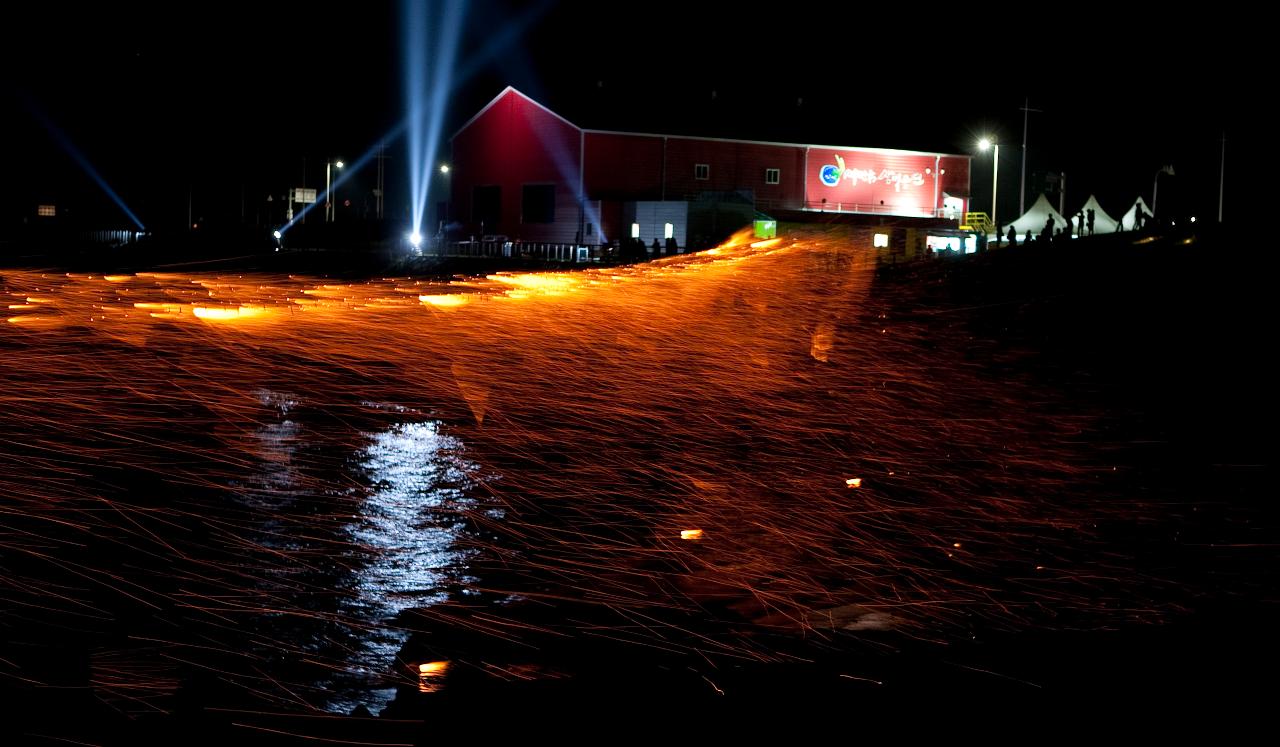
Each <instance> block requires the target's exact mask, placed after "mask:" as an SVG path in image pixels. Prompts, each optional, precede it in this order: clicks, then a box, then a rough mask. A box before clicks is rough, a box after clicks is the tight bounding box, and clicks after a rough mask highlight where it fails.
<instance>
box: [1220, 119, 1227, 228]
mask: <svg viewBox="0 0 1280 747" xmlns="http://www.w3.org/2000/svg"><path fill="white" fill-rule="evenodd" d="M1226 176H1227V133H1226V132H1225V131H1224V132H1223V133H1222V159H1221V160H1220V161H1219V162H1218V222H1219V223H1221V222H1222V188H1223V184H1224V183H1225V181H1226Z"/></svg>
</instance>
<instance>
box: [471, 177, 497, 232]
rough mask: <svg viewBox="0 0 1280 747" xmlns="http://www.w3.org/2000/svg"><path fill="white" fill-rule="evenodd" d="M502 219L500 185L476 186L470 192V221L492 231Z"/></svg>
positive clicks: (487, 230)
mask: <svg viewBox="0 0 1280 747" xmlns="http://www.w3.org/2000/svg"><path fill="white" fill-rule="evenodd" d="M501 220H502V187H499V186H496V185H495V186H491V187H476V188H475V189H474V190H473V191H472V193H471V222H473V223H482V224H484V230H485V231H486V232H488V233H492V232H493V231H494V229H496V228H497V226H498V223H499V222H501Z"/></svg>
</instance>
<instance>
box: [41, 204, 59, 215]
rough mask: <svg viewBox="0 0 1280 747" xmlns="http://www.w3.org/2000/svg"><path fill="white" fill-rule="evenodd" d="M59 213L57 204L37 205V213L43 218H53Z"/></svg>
mask: <svg viewBox="0 0 1280 747" xmlns="http://www.w3.org/2000/svg"><path fill="white" fill-rule="evenodd" d="M57 214H58V208H57V206H55V205H37V206H36V215H38V216H40V217H41V218H52V217H54V216H56V215H57Z"/></svg>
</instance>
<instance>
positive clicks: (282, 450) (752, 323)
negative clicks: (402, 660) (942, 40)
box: [0, 237, 1180, 710]
mask: <svg viewBox="0 0 1280 747" xmlns="http://www.w3.org/2000/svg"><path fill="white" fill-rule="evenodd" d="M870 257H871V255H870V254H869V253H866V252H862V251H859V250H856V249H852V248H850V247H849V246H848V245H847V244H846V243H844V242H841V241H838V240H835V239H827V238H824V237H816V238H804V239H800V240H791V241H784V242H768V243H765V242H750V241H747V240H745V239H743V238H741V237H740V238H738V239H736V240H735V241H733V242H730V243H729V244H727V245H726V246H724V247H721V248H719V249H718V250H716V251H714V252H703V253H699V254H693V255H680V256H678V257H674V258H667V259H664V260H661V261H657V262H653V263H649V264H646V265H640V266H634V267H620V268H601V269H593V270H586V271H582V272H578V273H553V274H547V275H536V274H535V275H527V276H526V275H521V274H509V275H495V276H493V277H490V278H475V279H471V280H468V281H466V282H461V283H444V282H429V281H421V280H412V279H406V278H390V279H381V280H371V281H367V282H351V283H336V282H332V281H321V280H315V279H309V278H305V277H284V276H266V275H243V276H240V275H216V274H182V273H140V274H139V275H137V276H136V277H135V278H132V279H127V280H120V281H116V280H110V279H107V278H103V277H100V276H98V277H94V276H88V275H79V274H76V275H51V274H42V273H39V272H30V271H5V272H4V273H3V275H2V280H0V292H3V294H4V295H3V298H4V299H5V301H6V302H8V303H10V304H14V305H23V304H26V303H27V300H28V299H39V300H40V303H39V304H38V305H37V304H34V303H32V304H29V305H32V306H33V307H34V308H31V309H19V310H16V311H21V312H22V313H21V314H18V315H16V316H13V317H12V318H11V321H14V323H13V324H12V325H10V326H9V327H7V328H6V334H7V336H8V337H7V340H6V341H4V343H3V344H5V345H6V346H7V347H6V351H5V352H6V365H5V366H3V367H0V437H2V438H4V439H5V442H6V444H7V445H6V448H5V449H3V450H0V496H3V500H2V501H0V561H3V563H4V565H5V567H6V568H10V567H21V568H23V569H24V570H23V571H22V572H19V573H6V574H0V600H3V604H0V623H3V624H5V625H7V626H8V627H7V628H6V630H8V631H15V632H13V633H8V635H10V639H11V640H17V641H19V642H20V641H21V636H23V635H26V636H35V635H37V634H38V633H40V631H41V630H43V629H44V628H45V627H50V628H57V627H58V626H67V627H71V626H76V627H77V629H88V630H91V631H95V630H96V631H107V630H111V625H112V624H113V623H111V622H110V621H111V620H119V619H129V618H130V617H133V616H137V615H138V614H143V615H145V616H147V617H148V618H149V619H150V618H154V619H156V620H157V622H158V623H160V624H161V625H162V626H163V627H164V628H165V629H167V630H174V631H180V633H175V634H174V638H175V640H174V641H171V642H167V643H147V646H148V649H147V650H146V651H143V650H141V649H139V650H133V649H127V648H122V649H121V650H119V651H118V652H115V653H113V654H112V655H110V656H103V657H100V659H99V660H98V662H97V667H98V669H97V670H96V673H95V675H94V680H93V681H94V682H95V683H97V685H96V686H98V687H101V688H102V689H103V690H104V691H110V692H111V693H116V694H118V693H123V692H126V691H125V690H123V689H122V688H121V686H120V683H121V681H122V680H123V679H127V673H129V672H133V673H137V675H138V680H137V684H138V688H137V690H136V691H135V690H132V689H131V690H129V691H127V692H128V693H129V694H130V695H131V696H132V697H136V698H138V699H139V701H138V702H139V707H142V708H148V709H149V708H152V707H156V706H159V707H162V708H163V707H166V706H165V698H167V697H169V696H168V695H167V693H171V692H172V684H171V679H172V676H171V673H170V672H169V670H167V669H165V668H164V667H161V666H159V665H158V664H157V666H156V667H155V668H152V667H151V663H154V662H164V663H166V666H167V665H168V664H171V663H172V662H175V661H181V662H190V664H189V666H192V667H196V668H207V669H216V670H217V671H218V672H219V674H218V676H219V677H221V678H224V679H225V681H226V682H228V683H231V684H234V685H236V686H239V687H241V688H243V689H244V692H245V694H246V696H247V697H253V698H256V699H260V700H262V701H264V702H266V703H269V704H272V705H275V706H278V707H281V708H288V709H299V708H303V707H333V708H334V709H335V710H342V709H341V708H338V707H337V706H336V705H331V704H332V703H333V702H334V701H333V700H332V698H333V697H334V696H332V695H329V694H327V692H326V690H327V689H333V688H325V687H321V686H319V685H317V684H316V683H317V682H318V681H320V679H321V676H320V675H315V674H314V673H315V672H316V671H320V672H322V673H323V675H322V676H323V677H330V678H335V679H337V680H340V681H341V678H343V677H346V678H348V679H347V680H345V681H352V680H355V681H360V682H365V681H366V680H367V679H370V678H375V677H376V676H377V675H380V674H382V673H383V672H382V671H381V670H379V669H378V668H377V666H376V665H375V662H376V661H378V660H379V659H378V657H377V656H374V655H373V654H372V653H370V652H369V651H366V650H365V649H366V648H368V647H369V646H374V645H375V644H376V647H377V651H378V652H380V653H379V655H380V656H382V657H383V659H382V660H384V661H389V660H390V659H392V658H393V657H394V655H395V653H396V650H395V649H396V647H397V645H398V644H397V641H398V639H397V637H396V636H394V635H388V634H386V633H385V631H386V629H387V628H388V627H389V626H393V625H394V624H395V623H394V622H390V621H389V620H388V614H387V613H388V610H387V609H386V608H385V607H383V606H380V605H376V604H372V603H371V602H370V601H369V600H370V599H371V598H373V597H377V596H378V595H379V592H380V591H385V592H386V593H385V594H382V596H401V595H403V596H404V597H405V598H408V599H412V600H416V601H414V602H413V604H415V605H417V604H422V605H427V606H424V607H422V608H421V609H419V610H418V611H417V612H416V613H415V623H414V625H415V626H423V627H426V628H431V627H432V626H440V627H441V629H447V630H452V631H465V632H467V633H474V634H476V635H480V636H490V637H493V639H495V640H505V641H517V642H522V643H523V642H525V641H526V640H530V641H532V640H536V639H537V638H538V637H539V636H557V637H564V638H572V637H574V636H576V635H578V634H581V633H583V632H584V631H585V632H589V633H590V634H591V635H600V636H608V637H609V638H610V639H612V640H616V641H624V642H626V643H628V644H634V645H637V646H644V647H647V648H649V649H651V650H655V651H662V652H665V653H663V655H671V656H686V655H688V656H691V657H693V658H694V659H695V660H699V661H703V660H705V659H708V658H710V659H713V660H715V659H734V660H741V661H757V662H774V661H787V660H794V659H795V658H796V657H803V656H807V655H810V654H812V651H811V650H810V649H807V648H805V645H807V644H805V643H804V641H806V640H809V638H806V637H805V636H803V635H796V636H795V641H794V642H793V643H782V642H780V638H779V637H778V636H776V635H769V636H758V637H757V636H752V635H745V636H744V635H739V634H738V633H737V632H734V633H732V634H726V633H725V631H727V630H733V631H739V630H768V631H773V632H774V633H776V632H778V631H793V632H796V633H797V634H799V633H806V634H807V633H810V632H814V631H816V632H818V633H819V635H818V636H817V637H818V638H821V639H823V640H824V641H825V643H824V645H831V641H832V639H831V638H829V637H827V633H828V632H829V631H835V630H844V631H852V632H856V631H860V630H870V629H878V628H883V627H897V628H903V629H906V630H908V631H910V632H911V633H912V634H918V635H925V636H929V637H930V638H933V639H946V638H948V637H949V636H952V635H956V636H962V635H967V634H968V631H970V630H971V629H972V627H973V626H974V625H975V624H978V623H979V622H982V623H985V624H988V625H991V626H993V627H997V628H1009V627H1019V626H1053V625H1055V624H1061V623H1060V622H1059V621H1060V620H1062V619H1069V620H1070V624H1071V625H1072V626H1077V625H1079V626H1088V625H1100V626H1101V625H1113V624H1117V623H1123V624H1132V623H1133V621H1134V620H1154V619H1159V618H1160V617H1161V616H1163V615H1166V614H1168V613H1169V612H1170V611H1172V610H1175V609H1176V608H1177V606H1178V604H1179V599H1180V596H1179V594H1178V592H1177V591H1176V590H1174V589H1172V588H1171V587H1172V586H1173V584H1172V582H1170V581H1169V580H1168V579H1161V578H1158V577H1156V576H1155V575H1154V574H1147V575H1144V574H1140V573H1136V572H1135V571H1134V564H1133V562H1132V561H1133V558H1132V557H1130V556H1128V555H1126V552H1127V551H1126V548H1125V547H1124V546H1122V545H1117V544H1115V543H1114V542H1113V541H1112V540H1110V539H1109V538H1108V537H1107V536H1106V534H1105V533H1103V532H1100V531H1099V530H1097V529H1096V528H1095V524H1098V523H1100V522H1102V521H1107V520H1111V521H1113V523H1114V522H1115V521H1124V522H1133V521H1134V520H1135V519H1136V518H1138V517H1140V516H1142V512H1143V510H1144V509H1143V508H1142V506H1140V505H1137V504H1135V502H1134V501H1132V500H1131V499H1129V498H1128V496H1126V495H1123V494H1120V495H1115V494H1108V493H1107V492H1106V491H1105V490H1103V489H1098V490H1096V491H1094V492H1093V493H1090V494H1084V495H1082V494H1081V491H1080V490H1079V485H1080V484H1081V482H1082V481H1096V471H1095V467H1096V461H1097V456H1098V455H1097V454H1096V453H1094V452H1091V451H1089V450H1088V448H1087V447H1086V446H1085V445H1082V442H1081V439H1080V438H1079V433H1080V432H1081V431H1082V430H1085V429H1087V428H1089V427H1091V425H1092V424H1093V423H1095V422H1096V421H1097V418H1099V417H1101V416H1100V415H1099V414H1098V413H1093V412H1087V411H1083V410H1082V408H1081V407H1080V406H1079V405H1078V404H1077V403H1071V406H1070V407H1065V406H1061V405H1063V403H1062V402H1056V401H1054V400H1053V399H1052V398H1053V396H1054V395H1053V393H1052V392H1046V391H1044V389H1043V388H1042V387H1037V386H1034V385H1033V384H1032V383H1031V382H1028V381H1024V380H1020V379H1019V378H1018V377H1017V376H1005V377H1002V378H1001V379H1000V380H999V381H998V382H996V381H993V380H992V379H991V378H990V377H989V376H985V375H984V372H983V370H982V369H981V368H980V367H978V366H976V365H975V364H974V363H972V361H971V359H970V353H971V342H970V340H969V338H968V335H967V333H966V331H965V330H963V329H956V328H952V327H950V326H946V325H943V326H937V325H931V324H930V323H929V322H928V320H921V319H912V320H906V321H898V320H894V319H892V316H891V315H890V317H889V318H881V315H880V314H879V313H877V312H880V311H881V310H882V308H881V306H880V305H881V304H885V303H887V302H886V301H885V300H884V298H883V297H880V296H876V295H873V294H872V283H873V276H872V267H873V260H872V259H871V258H870ZM520 278H530V279H520ZM532 278H539V279H537V280H533V279H532ZM892 288H893V286H890V290H886V291H884V292H885V293H888V292H890V291H892V292H893V293H906V292H907V291H904V290H902V289H901V288H899V289H898V290H892ZM462 289H465V291H464V292H462V293H460V292H459V291H460V290H462ZM545 289H550V290H552V292H551V293H542V292H540V291H541V290H545ZM569 291H572V292H569ZM513 292H519V293H522V294H525V297H524V300H523V301H522V302H520V303H488V302H486V301H487V300H490V299H500V298H506V297H508V296H509V294H510V293H513ZM444 298H466V299H467V301H466V302H465V303H464V305H462V306H458V307H454V308H452V309H451V312H450V313H437V311H436V308H437V304H435V303H433V302H432V301H430V300H426V299H444ZM428 305H430V306H432V308H424V307H425V306H428ZM446 308H448V307H446ZM197 309H206V310H211V309H218V310H220V311H221V312H222V313H226V314H230V313H231V312H234V313H235V317H234V319H235V320H239V319H241V318H242V310H243V309H259V310H261V312H262V313H259V314H256V315H254V316H252V319H253V323H251V324H239V323H236V322H235V321H233V320H232V319H222V320H214V321H212V323H210V322H211V319H210V318H202V317H201V316H200V314H199V313H197V311H196V310H197ZM153 315H154V316H153ZM45 324H48V325H51V326H48V327H46V326H42V325H45ZM30 325H35V326H30ZM823 325H826V326H825V328H824V329H825V330H826V331H828V332H829V334H830V336H831V339H832V345H833V347H832V348H831V349H830V351H829V353H830V354H829V356H828V360H827V361H826V362H822V361H819V360H815V357H814V356H813V355H812V350H813V347H814V331H815V330H816V329H818V328H819V327H822V326H823ZM886 328H890V329H891V330H892V332H893V334H880V330H881V329H886ZM851 350H852V351H857V355H856V356H852V355H849V354H847V353H845V351H851ZM837 353H839V354H837ZM32 382H39V386H32ZM1028 403H1033V406H1028ZM427 424H431V427H430V428H426V425H427ZM426 431H431V432H432V433H435V434H438V435H437V436H434V437H428V434H427V433H426ZM1028 432H1031V433H1035V434H1036V438H1034V439H1028V438H1026V437H1025V434H1026V433H1028ZM428 446H429V447H430V448H428ZM463 456H465V460H463V459H462V457H463ZM851 465H857V469H859V470H864V469H869V470H873V471H874V474H876V475H882V477H879V478H876V485H875V489H874V490H867V491H862V490H858V491H852V492H851V491H850V490H849V489H848V488H850V487H856V486H854V485H850V484H849V480H860V479H863V478H847V477H841V475H847V474H848V471H849V470H850V469H851ZM868 465H871V466H870V467H868ZM864 474H869V473H867V472H864ZM840 480H844V481H845V486H841V485H840V482H839V481H840ZM846 486H847V487H846ZM1066 496H1069V497H1070V500H1064V497H1066ZM1144 520H1145V519H1144ZM682 526H683V527H703V528H706V531H711V532H714V535H713V536H714V542H683V541H676V539H675V536H674V531H673V527H682ZM692 531H700V530H696V529H686V530H681V535H682V539H687V538H685V537H684V536H683V535H684V532H692ZM957 537H958V538H961V539H962V541H963V548H957V547H955V545H956V544H957V540H956V538H957ZM418 549H430V550H431V553H430V554H429V557H428V556H424V555H421V554H416V550H418ZM13 559H19V560H20V561H21V563H20V564H15V563H10V561H11V560H13ZM393 582H395V583H397V584H404V586H403V587H395V588H392V587H391V586H389V584H392V583H393ZM481 595H483V599H485V600H489V599H493V600H500V601H499V602H496V603H488V602H484V601H477V600H478V599H480V598H481ZM424 600H425V601H424ZM431 600H439V601H431ZM519 600H534V601H535V606H536V604H540V603H544V602H548V603H549V602H554V604H555V605H556V606H557V608H570V609H572V610H573V612H574V614H573V615H563V616H558V617H557V618H556V619H554V620H546V619H540V618H538V617H536V616H534V615H531V614H529V612H528V610H529V606H528V605H521V604H520V603H519ZM708 600H710V601H715V602H716V604H715V605H714V607H715V608H716V609H719V610H728V611H725V612H720V613H716V614H717V616H715V617H713V618H710V619H708V618H707V617H706V615H707V613H706V609H707V608H708V607H709V606H711V605H703V604H702V602H704V601H708ZM726 601H727V602H730V604H724V602H726ZM24 616H25V617H24ZM28 618H30V619H34V620H35V621H36V622H35V623H32V622H30V620H28ZM13 635H18V636H19V638H17V639H14V638H13V637H12V636H13ZM371 642H372V643H371ZM435 655H436V656H439V654H435ZM3 658H4V655H3V652H0V659H3ZM279 661H288V662H290V663H291V666H294V667H298V668H299V669H302V670H305V671H304V673H303V674H299V673H298V671H297V670H288V669H287V668H286V670H283V671H282V670H280V669H279V668H277V667H278V664H275V663H274V662H279ZM131 664H136V666H130V665H131ZM184 666H186V665H184ZM0 672H5V673H11V670H10V668H9V667H8V665H7V664H5V663H4V662H3V661H0ZM306 672H309V673H310V674H306ZM399 674H400V675H401V676H408V675H411V674H412V673H411V672H408V673H406V672H400V673H399ZM420 674H421V673H420ZM308 677H310V678H308ZM362 678H363V679H362ZM153 695H154V697H152V696H153ZM112 702H115V701H114V700H113V701H112ZM304 704H305V706H304ZM346 710H349V707H347V708H346Z"/></svg>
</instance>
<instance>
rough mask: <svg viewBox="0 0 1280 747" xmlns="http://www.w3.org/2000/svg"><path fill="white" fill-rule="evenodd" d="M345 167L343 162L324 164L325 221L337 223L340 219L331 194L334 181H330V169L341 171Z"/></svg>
mask: <svg viewBox="0 0 1280 747" xmlns="http://www.w3.org/2000/svg"><path fill="white" fill-rule="evenodd" d="M344 165H345V164H343V163H342V161H325V163H324V219H325V221H336V220H337V219H338V210H337V205H335V204H334V202H333V195H332V194H331V193H330V190H331V189H333V187H332V186H331V184H332V180H331V179H330V173H331V172H330V168H329V167H331V166H337V167H338V168H339V169H341V168H342V167H343V166H344Z"/></svg>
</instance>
